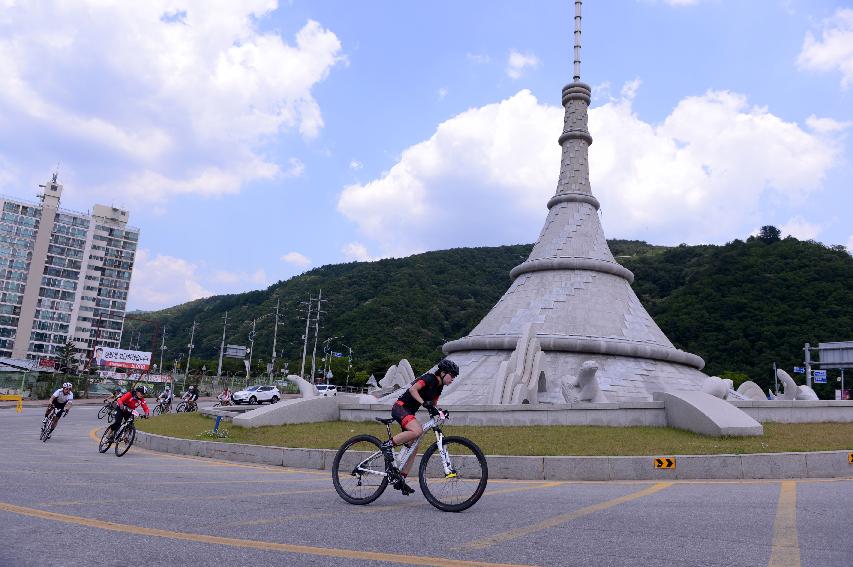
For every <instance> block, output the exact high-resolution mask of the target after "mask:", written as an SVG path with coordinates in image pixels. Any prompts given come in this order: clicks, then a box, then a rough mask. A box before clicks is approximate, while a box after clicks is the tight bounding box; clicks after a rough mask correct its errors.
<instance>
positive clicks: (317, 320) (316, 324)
mask: <svg viewBox="0 0 853 567" xmlns="http://www.w3.org/2000/svg"><path fill="white" fill-rule="evenodd" d="M324 301H327V300H325V299H323V290H322V289H321V290H320V293H319V295H318V296H317V316H316V317H314V352H313V353H311V383H312V384H313V383H314V381H315V379H316V377H315V375H314V373H315V371H316V367H317V337H318V335H319V334H320V314H321V313H323V302H324Z"/></svg>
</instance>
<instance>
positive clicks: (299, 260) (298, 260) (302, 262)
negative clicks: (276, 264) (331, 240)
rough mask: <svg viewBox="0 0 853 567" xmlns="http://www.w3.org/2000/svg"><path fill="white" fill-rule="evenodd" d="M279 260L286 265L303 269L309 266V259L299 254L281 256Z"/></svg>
mask: <svg viewBox="0 0 853 567" xmlns="http://www.w3.org/2000/svg"><path fill="white" fill-rule="evenodd" d="M281 259H282V260H283V261H284V262H287V263H288V264H293V265H294V266H300V267H305V266H310V265H311V259H310V258H308V257H307V256H305V255H304V254H300V253H299V252H288V253H287V254H285V255H284V256H282V257H281Z"/></svg>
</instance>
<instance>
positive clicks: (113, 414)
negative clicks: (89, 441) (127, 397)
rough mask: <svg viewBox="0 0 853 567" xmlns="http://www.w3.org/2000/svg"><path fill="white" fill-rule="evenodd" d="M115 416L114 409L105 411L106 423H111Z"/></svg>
mask: <svg viewBox="0 0 853 567" xmlns="http://www.w3.org/2000/svg"><path fill="white" fill-rule="evenodd" d="M115 418H116V410H114V409H111V410H110V411H108V412H107V423H112V422H113V421H115Z"/></svg>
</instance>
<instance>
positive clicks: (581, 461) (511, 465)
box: [136, 431, 853, 481]
mask: <svg viewBox="0 0 853 567" xmlns="http://www.w3.org/2000/svg"><path fill="white" fill-rule="evenodd" d="M136 442H137V443H138V444H139V446H140V447H143V448H145V449H149V450H152V451H159V452H163V453H174V454H178V455H191V456H195V457H208V458H214V459H220V460H223V461H237V462H241V463H256V464H263V465H273V466H279V467H292V468H301V469H315V470H331V468H332V460H333V459H334V457H335V453H336V452H337V451H335V450H332V449H292V448H287V447H272V446H267V445H246V444H240V443H222V442H218V441H196V440H193V439H179V438H176V437H166V436H163V435H154V434H153V433H145V432H144V431H137V435H136ZM851 454H853V453H851V452H849V451H820V452H815V453H750V454H744V455H666V456H665V457H666V458H669V459H674V460H675V467H674V468H671V469H660V468H655V460H656V459H660V458H661V457H660V456H658V457H653V456H649V457H514V456H505V455H490V456H487V459H488V464H489V477H490V478H501V479H515V480H599V481H601V480H709V479H713V480H720V479H732V480H739V479H744V480H746V479H787V478H853V462H851V458H853V457H851V456H850V455H851Z"/></svg>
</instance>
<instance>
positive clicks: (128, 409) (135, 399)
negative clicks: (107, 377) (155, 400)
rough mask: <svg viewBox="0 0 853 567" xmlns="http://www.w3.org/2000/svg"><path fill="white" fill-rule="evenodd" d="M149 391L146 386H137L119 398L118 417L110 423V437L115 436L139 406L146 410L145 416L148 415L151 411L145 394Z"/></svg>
mask: <svg viewBox="0 0 853 567" xmlns="http://www.w3.org/2000/svg"><path fill="white" fill-rule="evenodd" d="M147 393H148V390H147V389H146V388H145V386H137V387H136V388H134V389H133V390H131V391H130V392H128V393H126V394H125V395H123V396H122V397H120V398H119V399H118V402H117V403H118V407H117V408H116V419H115V421H114V422H113V424H112V425H110V430H111V433H110V438H112V437H115V434H116V431H118V428H119V427H121V423H122V422H123V421H124V420H125V419H127V418H129V417H130V415H131V413H132V412H133V410H135V409H136V408H137V407H138V406H140V405H141V406H142V409H143V410H145V417H148V415H149V414H150V412H149V411H148V404H146V403H145V394H147Z"/></svg>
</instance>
